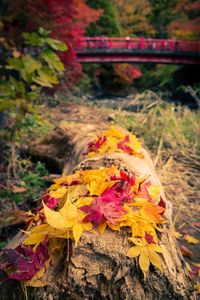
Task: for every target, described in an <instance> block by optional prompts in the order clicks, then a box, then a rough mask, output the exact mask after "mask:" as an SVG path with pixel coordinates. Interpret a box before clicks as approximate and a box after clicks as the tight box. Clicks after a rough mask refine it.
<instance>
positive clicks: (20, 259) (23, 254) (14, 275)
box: [0, 241, 49, 281]
mask: <svg viewBox="0 0 200 300" xmlns="http://www.w3.org/2000/svg"><path fill="white" fill-rule="evenodd" d="M3 254H4V255H5V257H6V261H5V262H4V263H3V264H2V265H0V269H4V270H5V271H6V270H8V272H9V276H8V278H10V279H15V280H19V281H21V280H22V281H24V280H29V279H31V278H32V277H33V276H34V275H35V273H36V272H37V271H39V270H40V268H41V267H43V265H44V263H45V261H46V260H47V259H48V258H49V255H48V249H47V245H46V242H45V241H44V242H42V243H41V244H40V245H39V246H38V247H37V250H36V251H35V252H34V251H33V249H32V248H31V247H25V246H23V245H19V246H18V247H17V248H16V249H4V250H3ZM10 271H11V272H10Z"/></svg>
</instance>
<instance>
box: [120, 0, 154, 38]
mask: <svg viewBox="0 0 200 300" xmlns="http://www.w3.org/2000/svg"><path fill="white" fill-rule="evenodd" d="M114 6H115V8H116V11H117V16H118V19H119V23H120V28H121V34H122V35H123V36H147V37H148V36H153V35H154V34H155V30H154V28H153V26H152V25H151V24H150V22H149V15H150V13H151V5H150V1H149V0H140V1H137V0H130V1H126V0H115V1H114Z"/></svg>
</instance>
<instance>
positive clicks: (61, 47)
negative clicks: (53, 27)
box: [46, 38, 67, 51]
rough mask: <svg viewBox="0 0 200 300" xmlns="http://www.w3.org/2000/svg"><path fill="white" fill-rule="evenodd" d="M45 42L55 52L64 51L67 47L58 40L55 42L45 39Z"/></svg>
mask: <svg viewBox="0 0 200 300" xmlns="http://www.w3.org/2000/svg"><path fill="white" fill-rule="evenodd" d="M46 42H47V44H48V45H49V46H50V47H51V48H53V49H54V50H57V51H66V50H67V45H66V44H65V43H62V42H60V41H58V40H55V39H52V38H46Z"/></svg>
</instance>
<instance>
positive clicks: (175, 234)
mask: <svg viewBox="0 0 200 300" xmlns="http://www.w3.org/2000/svg"><path fill="white" fill-rule="evenodd" d="M173 234H174V236H175V237H176V238H177V239H179V238H180V237H182V236H183V235H182V234H181V233H180V232H178V231H174V232H173Z"/></svg>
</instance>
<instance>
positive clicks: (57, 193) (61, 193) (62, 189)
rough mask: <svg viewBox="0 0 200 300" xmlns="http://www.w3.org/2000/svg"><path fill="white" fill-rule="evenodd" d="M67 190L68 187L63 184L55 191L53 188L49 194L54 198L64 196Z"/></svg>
mask: <svg viewBox="0 0 200 300" xmlns="http://www.w3.org/2000/svg"><path fill="white" fill-rule="evenodd" d="M66 192H67V187H65V186H62V187H59V188H58V189H56V190H54V191H52V190H51V191H50V192H49V194H50V196H51V197H54V198H62V197H63V196H64V195H65V194H66Z"/></svg>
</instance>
